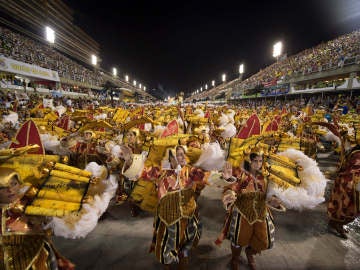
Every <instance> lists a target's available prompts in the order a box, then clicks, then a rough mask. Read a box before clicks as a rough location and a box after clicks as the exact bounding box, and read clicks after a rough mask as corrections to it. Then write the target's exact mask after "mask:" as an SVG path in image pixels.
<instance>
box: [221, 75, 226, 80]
mask: <svg viewBox="0 0 360 270" xmlns="http://www.w3.org/2000/svg"><path fill="white" fill-rule="evenodd" d="M221 79H222V81H223V82H225V81H226V74H225V73H224V74H223V75H222V76H221Z"/></svg>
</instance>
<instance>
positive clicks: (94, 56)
mask: <svg viewBox="0 0 360 270" xmlns="http://www.w3.org/2000/svg"><path fill="white" fill-rule="evenodd" d="M91 64H93V65H94V66H96V64H97V57H96V55H94V54H92V55H91Z"/></svg>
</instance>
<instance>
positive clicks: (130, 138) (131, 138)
mask: <svg viewBox="0 0 360 270" xmlns="http://www.w3.org/2000/svg"><path fill="white" fill-rule="evenodd" d="M126 139H127V141H128V143H135V139H136V136H135V134H134V133H133V132H131V131H130V132H128V133H126Z"/></svg>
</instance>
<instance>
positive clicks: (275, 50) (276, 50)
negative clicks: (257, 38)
mask: <svg viewBox="0 0 360 270" xmlns="http://www.w3.org/2000/svg"><path fill="white" fill-rule="evenodd" d="M281 52H282V42H281V41H279V42H276V43H275V44H274V47H273V57H275V58H276V60H279V56H280V55H281Z"/></svg>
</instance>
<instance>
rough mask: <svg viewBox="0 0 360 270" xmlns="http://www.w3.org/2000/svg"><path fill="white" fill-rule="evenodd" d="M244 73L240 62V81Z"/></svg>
mask: <svg viewBox="0 0 360 270" xmlns="http://www.w3.org/2000/svg"><path fill="white" fill-rule="evenodd" d="M243 75H244V64H240V66H239V79H240V81H242V77H243Z"/></svg>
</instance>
